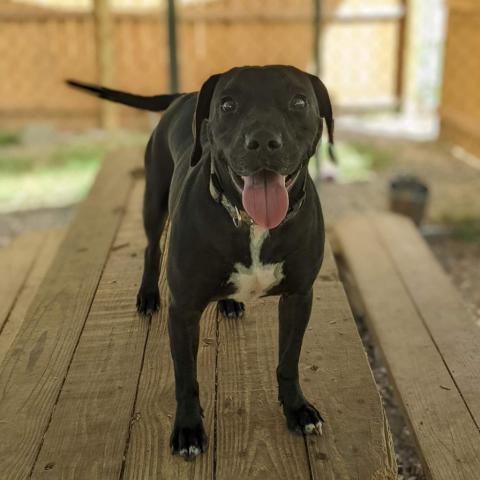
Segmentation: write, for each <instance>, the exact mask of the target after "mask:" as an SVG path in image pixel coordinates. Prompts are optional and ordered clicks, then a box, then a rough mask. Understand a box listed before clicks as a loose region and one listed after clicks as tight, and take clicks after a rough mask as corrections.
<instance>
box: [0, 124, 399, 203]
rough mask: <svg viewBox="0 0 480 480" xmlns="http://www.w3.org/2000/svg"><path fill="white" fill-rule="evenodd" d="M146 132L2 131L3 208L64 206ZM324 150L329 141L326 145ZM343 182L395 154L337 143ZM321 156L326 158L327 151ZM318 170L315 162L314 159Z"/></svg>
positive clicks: (364, 174)
mask: <svg viewBox="0 0 480 480" xmlns="http://www.w3.org/2000/svg"><path fill="white" fill-rule="evenodd" d="M147 138H148V137H147V136H146V134H143V133H138V132H137V133H135V132H119V133H118V134H117V135H115V134H114V135H113V136H106V137H104V138H102V139H100V140H99V139H98V138H95V137H91V136H88V134H80V135H78V136H77V135H76V136H74V137H73V138H72V139H71V142H70V143H68V144H67V143H54V144H51V145H42V146H23V145H20V144H19V140H18V136H17V135H16V134H14V133H10V132H5V131H3V132H2V131H0V212H8V211H14V210H24V209H35V208H45V207H60V206H65V205H70V204H73V203H76V202H78V201H81V200H82V199H83V198H84V196H85V195H86V194H87V193H88V191H89V189H90V186H91V185H92V183H93V181H94V179H95V175H96V173H97V171H98V169H99V167H100V164H101V161H102V158H103V157H104V155H105V154H106V153H107V152H109V151H112V150H115V149H118V148H122V147H126V146H139V147H143V146H144V145H145V144H146V141H147ZM323 148H325V144H324V146H323ZM336 152H337V157H338V159H339V177H340V181H345V182H349V181H362V180H368V179H369V178H370V177H371V175H372V173H373V172H375V171H379V170H382V169H384V168H386V167H387V166H388V165H390V163H391V162H392V158H391V157H390V155H389V154H387V153H386V152H383V151H381V150H378V149H377V148H373V147H370V146H368V145H364V144H354V143H342V142H339V143H338V144H337V145H336ZM322 158H327V156H326V153H324V154H323V155H322ZM311 167H312V169H313V170H314V162H311Z"/></svg>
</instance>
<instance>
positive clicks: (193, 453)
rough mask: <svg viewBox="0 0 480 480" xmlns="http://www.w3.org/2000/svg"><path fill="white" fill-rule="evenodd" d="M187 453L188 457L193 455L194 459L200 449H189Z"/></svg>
mask: <svg viewBox="0 0 480 480" xmlns="http://www.w3.org/2000/svg"><path fill="white" fill-rule="evenodd" d="M188 451H189V453H190V455H193V456H194V457H196V456H197V455H198V454H199V453H200V449H199V448H198V447H194V446H192V447H190V448H189V450H188Z"/></svg>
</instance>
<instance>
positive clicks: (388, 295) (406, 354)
mask: <svg viewBox="0 0 480 480" xmlns="http://www.w3.org/2000/svg"><path fill="white" fill-rule="evenodd" d="M335 231H336V235H337V237H338V240H339V243H340V246H341V250H342V252H343V254H344V256H345V258H346V261H347V264H348V266H349V268H350V269H351V271H352V274H353V276H354V278H355V281H356V285H357V288H358V290H359V292H360V295H361V297H362V299H363V302H364V305H365V311H366V312H367V320H368V324H369V328H370V330H371V332H372V333H373V334H374V336H375V338H376V341H377V344H378V345H379V346H380V348H381V351H382V353H383V356H384V359H385V363H386V365H387V368H388V371H389V373H390V378H391V381H392V383H393V385H394V387H395V389H396V392H397V396H398V399H399V401H400V403H401V405H402V406H403V409H404V411H405V415H406V418H407V420H408V421H409V423H410V426H411V429H412V432H413V433H414V436H415V439H416V442H417V445H418V447H419V453H420V455H421V457H422V460H423V463H424V468H425V472H426V474H427V476H428V478H431V479H435V480H460V479H462V480H474V479H478V472H479V471H480V433H479V431H478V428H477V426H476V425H475V423H474V422H473V419H472V417H471V415H470V412H469V410H468V408H467V407H466V405H465V402H464V399H463V398H462V395H461V393H460V392H459V391H458V389H457V386H456V384H455V382H454V380H453V379H452V377H451V374H450V371H449V370H448V368H447V367H446V365H445V363H444V361H445V360H444V358H443V357H442V355H441V354H440V353H439V351H438V349H437V347H436V345H435V344H434V342H433V341H432V337H431V335H430V333H429V331H428V330H427V328H426V327H425V324H424V322H423V319H422V316H421V313H420V310H419V306H418V305H416V304H415V302H414V301H413V300H412V297H411V296H410V293H409V291H408V289H407V288H406V283H405V279H404V278H402V275H401V274H400V273H399V271H398V269H397V266H396V265H395V264H394V263H393V261H392V256H391V251H390V250H391V249H393V248H396V243H393V242H392V243H390V244H389V245H388V246H386V244H385V243H384V240H382V239H380V238H379V234H378V231H377V230H376V228H375V225H373V224H372V222H371V220H370V218H369V217H368V216H356V217H351V218H349V219H345V220H344V221H341V222H340V223H339V224H338V225H337V226H336V229H335ZM398 240H399V241H400V242H402V241H404V240H405V239H404V238H402V237H399V238H398ZM417 261H419V262H422V264H423V261H422V260H421V259H417ZM431 288H436V285H433V286H432V287H431ZM438 315H439V316H441V313H440V312H438ZM452 334H453V335H455V333H452Z"/></svg>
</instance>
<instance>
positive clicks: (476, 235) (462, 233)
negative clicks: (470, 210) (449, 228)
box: [453, 220, 480, 243]
mask: <svg viewBox="0 0 480 480" xmlns="http://www.w3.org/2000/svg"><path fill="white" fill-rule="evenodd" d="M453 237H454V238H456V239H458V240H461V241H462V242H467V243H480V220H467V221H463V222H456V224H455V225H454V226H453Z"/></svg>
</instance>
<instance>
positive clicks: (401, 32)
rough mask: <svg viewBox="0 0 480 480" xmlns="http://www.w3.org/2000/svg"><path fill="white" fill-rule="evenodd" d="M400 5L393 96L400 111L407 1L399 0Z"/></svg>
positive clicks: (402, 99)
mask: <svg viewBox="0 0 480 480" xmlns="http://www.w3.org/2000/svg"><path fill="white" fill-rule="evenodd" d="M401 6H402V8H403V15H402V17H401V18H400V20H399V23H398V46H397V74H396V78H395V96H396V97H397V99H396V100H397V111H399V112H401V111H402V109H403V107H404V99H405V98H404V97H405V85H404V75H405V48H406V43H407V34H406V30H407V14H408V7H409V4H408V1H407V0H401Z"/></svg>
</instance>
